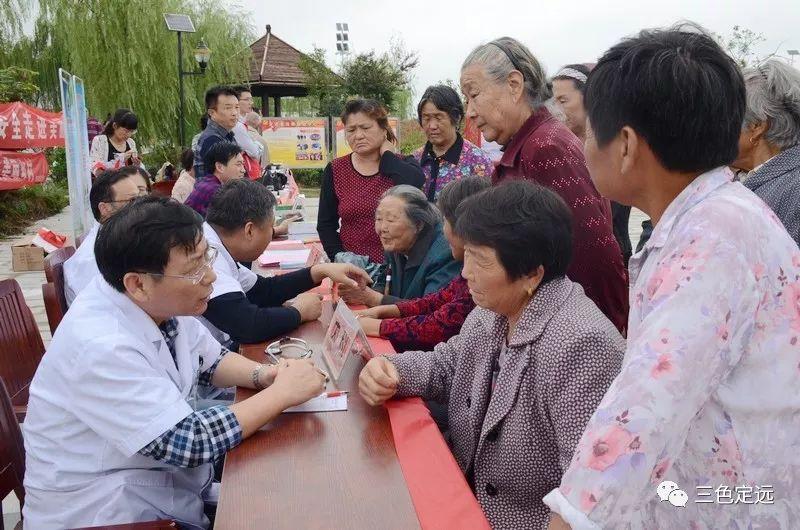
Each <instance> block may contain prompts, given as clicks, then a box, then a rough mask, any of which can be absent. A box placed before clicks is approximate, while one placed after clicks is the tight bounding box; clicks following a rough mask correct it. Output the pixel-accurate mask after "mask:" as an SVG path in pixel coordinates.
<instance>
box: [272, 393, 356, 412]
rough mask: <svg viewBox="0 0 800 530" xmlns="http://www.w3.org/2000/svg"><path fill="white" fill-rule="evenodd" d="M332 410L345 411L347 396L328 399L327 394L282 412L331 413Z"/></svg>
mask: <svg viewBox="0 0 800 530" xmlns="http://www.w3.org/2000/svg"><path fill="white" fill-rule="evenodd" d="M334 410H347V394H342V395H340V396H336V397H328V395H327V393H325V394H320V395H319V396H317V397H315V398H311V399H309V400H308V401H306V402H305V403H301V404H299V405H295V406H294V407H289V408H288V409H286V410H284V411H283V412H331V411H334Z"/></svg>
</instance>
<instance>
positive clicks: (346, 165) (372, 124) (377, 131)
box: [317, 99, 425, 263]
mask: <svg viewBox="0 0 800 530" xmlns="http://www.w3.org/2000/svg"><path fill="white" fill-rule="evenodd" d="M342 122H343V123H344V134H345V138H346V139H347V143H348V145H349V146H350V149H352V150H353V152H352V153H350V154H349V155H345V156H341V157H339V158H337V159H335V160H334V161H333V162H331V163H330V164H328V167H326V168H325V172H324V173H323V175H322V186H321V189H320V197H319V214H318V216H317V232H318V233H319V238H320V240H321V241H322V246H323V248H324V249H325V253H326V254H328V257H329V258H330V259H331V261H335V260H336V254H338V253H339V252H353V253H355V254H359V255H362V256H369V258H370V260H371V261H373V262H375V263H383V247H382V246H381V242H380V239H378V234H376V233H375V210H376V209H377V207H378V202H380V200H381V196H382V195H383V193H384V192H385V191H386V190H388V189H389V188H392V187H394V186H397V185H398V184H410V185H411V186H414V187H416V188H422V184H423V183H424V182H425V174H424V173H423V172H422V169H421V168H420V167H419V164H417V162H416V160H414V158H413V157H408V158H403V157H401V156H398V155H396V154H395V152H394V151H395V143H396V142H397V138H396V137H395V135H394V132H392V128H391V127H390V126H389V118H388V114H387V112H386V109H385V108H384V107H383V105H381V104H380V103H378V102H377V101H374V100H371V99H366V100H365V99H354V100H351V101H348V102H347V105H345V108H344V112H343V113H342Z"/></svg>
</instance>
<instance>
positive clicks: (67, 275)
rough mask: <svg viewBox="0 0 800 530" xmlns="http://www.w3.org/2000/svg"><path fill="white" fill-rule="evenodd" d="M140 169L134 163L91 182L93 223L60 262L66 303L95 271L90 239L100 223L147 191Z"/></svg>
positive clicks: (90, 195) (108, 172)
mask: <svg viewBox="0 0 800 530" xmlns="http://www.w3.org/2000/svg"><path fill="white" fill-rule="evenodd" d="M143 171H144V170H142V169H141V168H140V167H135V166H125V167H124V168H122V169H117V170H111V171H105V172H103V173H101V174H100V175H98V177H97V178H96V179H95V181H94V183H93V184H92V189H91V190H90V191H89V205H90V206H91V208H92V215H94V218H95V221H97V222H96V223H94V226H92V228H91V230H89V232H88V233H87V234H86V237H85V238H84V240H83V243H82V244H81V246H80V247H78V249H77V250H76V251H75V254H73V255H72V257H70V258H69V259H68V260H67V261H66V262H64V296H65V297H66V298H67V305H71V304H72V301H73V300H75V297H76V296H78V293H79V292H81V291H82V290H83V288H84V287H86V286H87V285H89V282H91V281H92V280H93V279H94V277H95V276H97V275H98V274H99V272H98V270H97V263H95V259H94V242H95V239H97V231H98V230H99V229H100V225H101V224H102V223H103V222H104V221H105V220H106V219H108V217H109V216H110V215H111V214H113V213H114V212H116V211H117V210H119V209H120V208H122V207H123V206H126V205H127V204H129V203H131V202H133V201H135V200H136V199H137V198H138V197H141V196H144V195H147V194H148V193H149V192H150V181H149V180H148V178H147V175H145V174H143Z"/></svg>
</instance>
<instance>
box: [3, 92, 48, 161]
mask: <svg viewBox="0 0 800 530" xmlns="http://www.w3.org/2000/svg"><path fill="white" fill-rule="evenodd" d="M63 121H64V120H63V119H62V114H61V113H60V112H47V111H45V110H41V109H37V108H35V107H31V106H30V105H26V104H25V103H22V102H20V101H15V102H14V103H0V149H29V148H31V147H64V128H63Z"/></svg>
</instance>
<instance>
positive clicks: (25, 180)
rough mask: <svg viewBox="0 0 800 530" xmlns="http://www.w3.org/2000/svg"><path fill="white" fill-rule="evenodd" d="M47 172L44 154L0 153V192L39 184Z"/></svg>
mask: <svg viewBox="0 0 800 530" xmlns="http://www.w3.org/2000/svg"><path fill="white" fill-rule="evenodd" d="M48 172H49V167H48V166H47V158H45V156H44V153H18V152H14V151H0V190H17V189H20V188H24V187H26V186H32V185H34V184H41V183H42V182H44V181H45V179H46V178H47V174H48Z"/></svg>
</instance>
